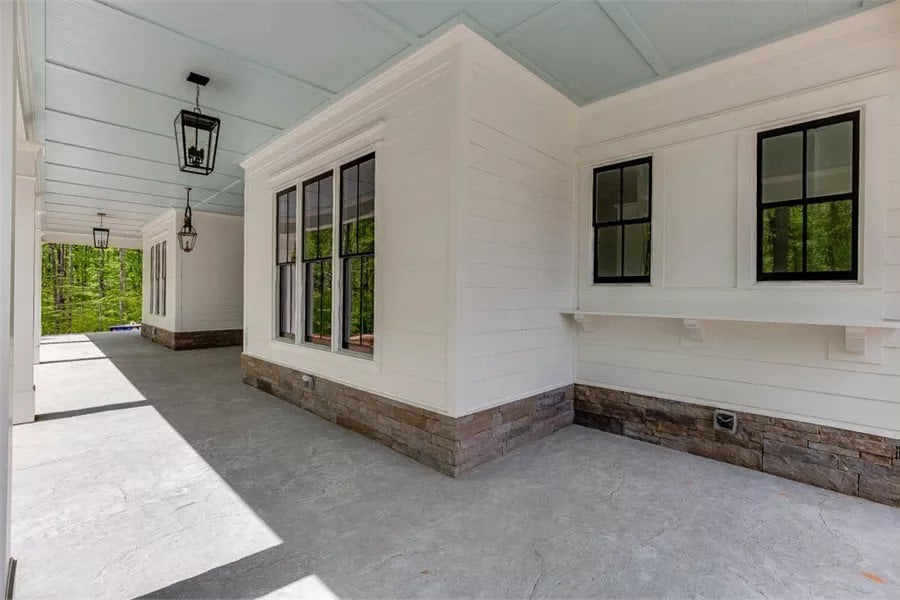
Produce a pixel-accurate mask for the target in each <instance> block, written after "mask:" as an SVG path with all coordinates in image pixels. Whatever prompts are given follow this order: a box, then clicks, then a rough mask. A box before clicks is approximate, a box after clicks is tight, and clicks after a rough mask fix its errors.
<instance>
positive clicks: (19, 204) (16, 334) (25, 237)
mask: <svg viewBox="0 0 900 600" xmlns="http://www.w3.org/2000/svg"><path fill="white" fill-rule="evenodd" d="M17 148H18V151H17V155H16V207H15V235H14V239H15V248H14V251H13V260H14V264H13V307H12V312H13V357H12V362H13V376H12V381H13V391H12V421H13V424H14V425H15V424H18V423H30V422H32V421H34V319H35V314H34V305H35V298H34V295H35V259H36V256H35V243H34V242H35V240H34V225H35V199H36V192H37V185H36V176H37V156H38V154H39V153H40V151H41V146H39V145H38V144H35V143H33V142H29V141H25V140H19V141H18V142H17Z"/></svg>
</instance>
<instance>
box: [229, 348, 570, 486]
mask: <svg viewBox="0 0 900 600" xmlns="http://www.w3.org/2000/svg"><path fill="white" fill-rule="evenodd" d="M241 373H242V375H243V379H244V383H246V384H248V385H251V386H253V387H256V388H259V389H260V390H262V391H264V392H267V393H269V394H272V395H274V396H276V397H278V398H281V399H282V400H285V401H287V402H290V403H291V404H295V405H296V406H299V407H300V408H303V409H306V410H308V411H310V412H312V413H314V414H316V415H318V416H319V417H322V418H323V419H327V420H329V421H331V422H333V423H337V424H338V425H340V426H342V427H346V428H347V429H352V430H353V431H356V432H359V433H361V434H363V435H365V436H366V437H369V438H372V439H373V440H376V441H378V442H380V443H381V444H384V445H385V446H388V447H389V448H391V449H393V450H395V451H397V452H399V453H401V454H405V455H406V456H409V457H410V458H412V459H414V460H416V461H418V462H420V463H422V464H425V465H428V466H430V467H432V468H434V469H436V470H438V471H440V472H441V473H444V474H446V475H450V476H453V477H457V476H460V475H464V474H465V473H467V472H469V471H471V470H472V469H474V468H475V467H478V466H479V465H482V464H484V463H486V462H488V461H490V460H492V459H495V458H498V457H500V456H502V455H503V454H505V453H507V452H509V451H511V450H513V449H515V448H518V447H520V446H522V445H525V444H528V443H530V442H533V441H535V440H537V439H539V438H542V437H544V436H546V435H549V434H551V433H553V432H554V431H557V430H559V429H561V428H563V427H565V426H566V425H570V424H571V423H572V420H573V409H572V403H573V398H574V392H573V386H565V387H561V388H558V389H555V390H552V391H549V392H545V393H543V394H538V395H535V396H530V397H528V398H523V399H521V400H516V401H514V402H509V403H507V404H503V405H501V406H497V407H493V408H489V409H486V410H482V411H479V412H477V413H473V414H470V415H466V416H463V417H451V416H447V415H442V414H439V413H436V412H434V411H431V410H427V409H424V408H419V407H416V406H412V405H409V404H405V403H402V402H397V401H395V400H391V399H389V398H385V397H383V396H380V395H378V394H373V393H370V392H367V391H363V390H359V389H356V388H353V387H350V386H347V385H343V384H340V383H336V382H334V381H329V380H327V379H324V378H321V377H315V378H314V379H313V381H314V384H313V389H308V388H307V387H306V386H305V385H304V381H303V375H304V374H303V373H302V372H300V371H297V370H295V369H291V368H288V367H285V366H283V365H277V364H274V363H271V362H268V361H265V360H261V359H259V358H256V357H253V356H249V355H247V354H244V355H242V357H241Z"/></svg>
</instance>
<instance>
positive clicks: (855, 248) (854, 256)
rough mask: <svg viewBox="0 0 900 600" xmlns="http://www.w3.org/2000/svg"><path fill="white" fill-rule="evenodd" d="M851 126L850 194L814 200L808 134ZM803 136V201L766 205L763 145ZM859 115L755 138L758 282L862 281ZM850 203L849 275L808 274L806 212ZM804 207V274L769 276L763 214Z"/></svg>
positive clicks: (807, 123)
mask: <svg viewBox="0 0 900 600" xmlns="http://www.w3.org/2000/svg"><path fill="white" fill-rule="evenodd" d="M846 122H850V123H852V125H853V132H852V136H851V137H852V141H851V146H852V153H853V154H852V163H853V164H852V168H853V173H852V175H851V190H850V192H849V193H840V194H828V195H824V196H814V197H812V198H810V197H808V195H807V185H808V184H807V177H808V165H807V147H808V142H807V138H808V136H807V132H808V131H809V130H811V129H818V128H821V127H826V126H828V125H836V124H838V123H846ZM798 132H802V133H803V155H802V157H801V166H802V173H801V181H802V191H801V194H802V197H801V198H793V199H789V200H777V201H773V202H765V203H764V202H763V181H762V172H763V169H762V167H763V161H762V159H763V151H762V149H763V141H764V140H766V139H769V138H774V137H779V136H782V135H787V134H791V133H798ZM859 140H860V111H859V110H856V111H852V112H847V113H842V114H840V115H833V116H830V117H824V118H821V119H814V120H812V121H805V122H803V123H797V124H794V125H788V126H785V127H778V128H776V129H771V130H768V131H761V132H759V133H757V135H756V280H757V281H853V280H858V279H859V175H860V153H859ZM847 199H850V200H851V210H852V216H851V229H852V240H851V244H852V245H851V268H850V270H848V271H807V270H806V266H807V212H808V211H807V209H808V207H809V205H811V204H823V203H827V202H837V201H845V200H847ZM793 206H802V207H803V229H802V231H801V235H802V265H803V270H802V271H796V272H787V273H766V272H764V271H763V225H764V223H763V211H764V210H766V209H773V208H782V207H793Z"/></svg>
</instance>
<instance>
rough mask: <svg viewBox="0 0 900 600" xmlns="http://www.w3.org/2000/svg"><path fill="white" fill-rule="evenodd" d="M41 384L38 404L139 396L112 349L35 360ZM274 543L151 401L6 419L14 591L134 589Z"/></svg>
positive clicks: (28, 594)
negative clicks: (111, 356) (63, 359)
mask: <svg viewBox="0 0 900 600" xmlns="http://www.w3.org/2000/svg"><path fill="white" fill-rule="evenodd" d="M65 345H74V344H65ZM38 385H39V389H40V394H39V402H40V406H39V411H41V412H48V411H50V412H54V411H71V410H79V409H84V408H90V407H94V406H106V405H115V404H117V403H118V404H121V403H128V402H135V401H139V400H143V399H144V396H143V395H142V394H141V393H140V392H139V391H138V390H137V389H136V388H135V387H134V385H132V384H131V382H129V381H128V379H127V378H126V377H125V376H124V375H123V374H122V373H121V372H119V370H118V369H117V368H116V367H115V365H113V363H112V362H110V361H109V360H95V361H84V362H80V363H79V362H73V363H60V364H50V365H42V366H41V371H40V373H39V374H38ZM280 543H281V539H280V538H279V537H278V536H277V535H276V534H275V533H274V532H273V531H272V530H271V529H270V528H269V527H268V526H267V525H266V523H265V522H264V521H263V520H262V519H260V518H259V517H258V516H257V514H256V513H255V512H254V511H253V510H252V509H251V508H250V507H249V506H248V505H247V504H246V503H245V502H244V501H243V500H242V499H241V497H240V496H239V495H238V494H237V493H236V492H235V491H234V490H233V489H232V488H231V487H230V486H229V485H228V484H227V483H226V481H225V480H224V479H222V477H221V476H220V475H219V474H218V473H217V472H216V471H215V470H214V469H213V468H212V467H211V466H210V465H209V464H207V462H206V461H205V460H204V459H203V458H202V457H201V455H200V454H198V452H197V451H196V450H195V449H194V448H193V447H192V446H191V445H190V444H189V443H188V442H187V441H186V440H185V439H184V438H182V436H181V435H180V434H179V433H178V432H177V431H176V430H175V429H174V428H173V427H172V425H170V424H169V423H168V422H167V421H166V419H165V418H163V416H162V415H161V414H160V413H159V412H158V411H157V410H156V409H155V408H154V407H153V406H136V407H128V408H122V409H119V410H115V409H111V410H103V411H99V412H89V413H88V414H81V415H75V416H66V417H65V418H53V419H50V420H46V421H38V422H36V423H31V424H27V425H21V426H17V427H15V428H14V430H13V490H12V555H13V556H14V557H16V558H17V559H18V561H19V564H18V569H19V571H18V577H17V583H16V595H17V597H20V598H33V597H38V596H40V597H54V598H76V597H79V598H82V597H97V598H119V597H126V596H127V597H133V596H134V595H135V592H139V593H140V594H145V593H150V592H152V591H154V590H156V589H158V588H162V587H165V586H168V585H171V584H173V583H176V582H178V581H181V580H183V579H187V578H191V577H194V576H196V575H199V574H201V573H204V572H206V571H209V570H210V569H214V568H216V567H220V566H222V565H226V564H228V563H232V562H234V561H236V560H240V559H242V558H244V557H246V556H249V555H252V554H254V553H258V552H260V551H263V550H266V549H268V548H272V547H274V546H277V545H278V544H280ZM136 572H140V573H141V576H140V582H141V585H140V588H141V589H139V590H138V589H135V581H134V579H135V578H134V574H135V573H136Z"/></svg>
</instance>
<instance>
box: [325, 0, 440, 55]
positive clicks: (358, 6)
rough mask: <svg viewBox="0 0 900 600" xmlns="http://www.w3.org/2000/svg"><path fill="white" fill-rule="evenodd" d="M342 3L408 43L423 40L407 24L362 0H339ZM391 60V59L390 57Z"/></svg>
mask: <svg viewBox="0 0 900 600" xmlns="http://www.w3.org/2000/svg"><path fill="white" fill-rule="evenodd" d="M337 1H338V2H339V3H340V4H342V5H343V6H344V8H346V9H348V10H351V11H353V12H355V13H356V14H358V15H359V16H361V17H363V18H365V19H367V20H368V21H370V22H371V23H373V24H374V25H378V26H379V27H381V28H382V29H385V30H387V31H389V32H390V33H393V34H394V35H396V36H397V37H399V38H401V39H402V40H403V41H405V42H406V43H407V45H411V44H417V43H419V42H420V41H421V40H422V37H421V36H420V35H419V34H417V33H416V32H415V31H413V30H412V29H410V28H408V27H407V26H406V25H403V24H402V23H399V22H397V21H395V20H394V19H392V18H391V17H389V16H388V15H386V14H384V13H382V12H381V11H379V10H378V9H376V8H373V7H371V6H369V5H368V4H365V3H363V2H360V0H337ZM388 60H390V59H388Z"/></svg>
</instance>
